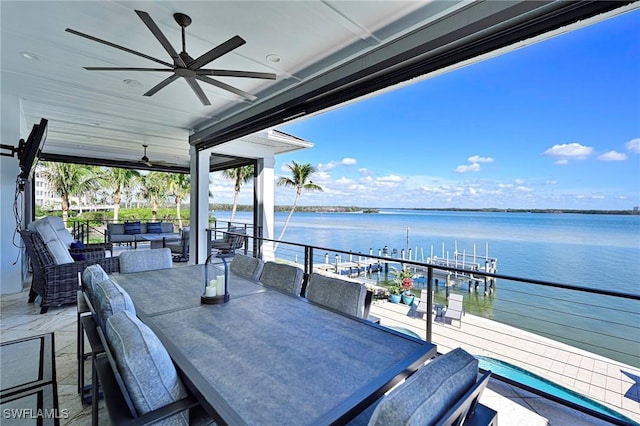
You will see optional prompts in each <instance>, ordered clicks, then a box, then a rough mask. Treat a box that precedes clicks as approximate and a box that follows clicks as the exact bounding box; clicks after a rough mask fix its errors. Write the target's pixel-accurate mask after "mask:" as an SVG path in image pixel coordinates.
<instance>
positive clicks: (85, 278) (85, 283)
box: [81, 263, 109, 301]
mask: <svg viewBox="0 0 640 426" xmlns="http://www.w3.org/2000/svg"><path fill="white" fill-rule="evenodd" d="M81 279H82V287H84V291H86V292H87V295H88V296H89V299H90V300H92V301H93V293H94V286H95V284H96V283H98V282H100V281H104V280H108V279H109V275H107V273H106V272H105V271H104V269H102V266H100V265H98V264H97V263H96V264H95V265H91V266H87V267H86V268H84V271H82V275H81Z"/></svg>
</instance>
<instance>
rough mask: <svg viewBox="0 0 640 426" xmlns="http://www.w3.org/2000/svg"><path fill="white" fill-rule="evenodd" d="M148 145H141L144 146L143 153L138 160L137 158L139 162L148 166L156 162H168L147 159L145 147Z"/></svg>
mask: <svg viewBox="0 0 640 426" xmlns="http://www.w3.org/2000/svg"><path fill="white" fill-rule="evenodd" d="M148 146H149V145H144V144H143V145H142V147H143V148H144V154H143V155H142V158H140V160H138V161H139V162H140V163H142V164H144V165H146V166H149V167H153V166H154V165H156V164H168V163H167V162H166V161H163V160H158V161H149V157H147V147H148Z"/></svg>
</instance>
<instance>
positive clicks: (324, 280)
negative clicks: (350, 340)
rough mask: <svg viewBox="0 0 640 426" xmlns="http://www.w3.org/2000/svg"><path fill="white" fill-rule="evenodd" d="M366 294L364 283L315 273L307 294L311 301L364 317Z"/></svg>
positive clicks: (310, 279) (312, 275) (310, 278)
mask: <svg viewBox="0 0 640 426" xmlns="http://www.w3.org/2000/svg"><path fill="white" fill-rule="evenodd" d="M366 294H367V288H366V287H365V286H364V285H363V284H360V283H357V282H353V281H346V280H341V279H339V278H333V277H327V276H324V275H320V274H318V273H313V274H311V276H310V277H309V284H308V285H307V292H306V294H305V296H306V298H307V299H308V300H309V301H311V302H314V303H317V304H319V305H323V306H326V307H328V308H331V309H335V310H336V311H339V312H343V313H345V314H349V315H353V316H356V317H358V318H363V317H364V302H365V297H366Z"/></svg>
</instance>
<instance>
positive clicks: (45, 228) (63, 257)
mask: <svg viewBox="0 0 640 426" xmlns="http://www.w3.org/2000/svg"><path fill="white" fill-rule="evenodd" d="M48 218H49V217H48V216H47V217H45V218H43V219H40V220H36V221H34V222H31V223H30V224H29V229H30V230H32V231H33V232H36V233H37V234H38V235H40V238H41V239H42V241H43V242H44V244H45V246H46V247H47V250H48V251H49V253H50V254H51V257H52V258H53V261H54V262H55V263H56V264H57V265H63V264H65V263H73V262H74V260H73V257H71V254H70V253H69V244H67V245H65V243H63V242H62V240H61V239H60V237H59V236H58V233H57V232H56V230H55V228H54V227H53V226H52V225H51V223H50V221H49V220H46V219H48ZM58 219H60V218H58ZM60 221H62V219H60ZM65 231H66V229H65ZM67 234H69V233H68V231H67ZM69 237H71V234H69ZM71 240H72V241H73V238H71Z"/></svg>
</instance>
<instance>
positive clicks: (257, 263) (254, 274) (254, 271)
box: [229, 254, 264, 281]
mask: <svg viewBox="0 0 640 426" xmlns="http://www.w3.org/2000/svg"><path fill="white" fill-rule="evenodd" d="M263 265H264V263H263V262H262V260H261V259H258V258H255V257H251V256H245V255H244V254H236V255H235V256H233V260H232V261H231V264H230V265H229V270H230V271H231V272H232V273H234V274H235V275H237V276H239V277H241V278H244V279H247V280H251V281H258V278H259V277H260V274H261V273H262V267H263Z"/></svg>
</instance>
